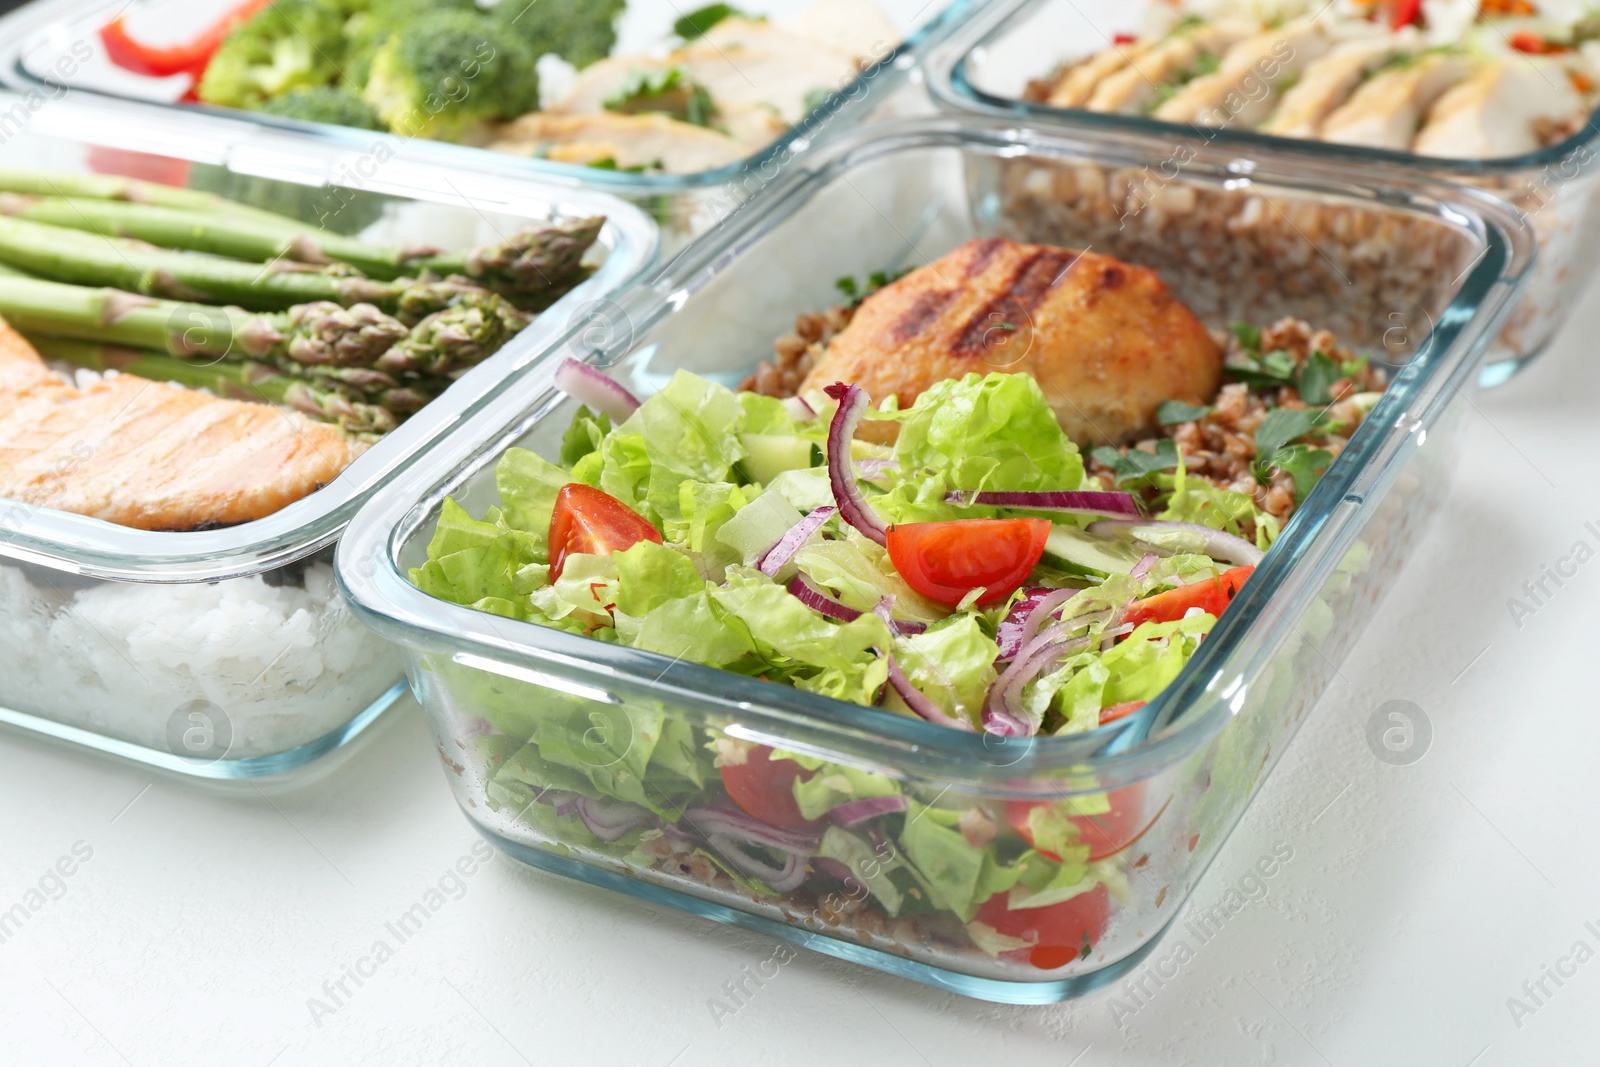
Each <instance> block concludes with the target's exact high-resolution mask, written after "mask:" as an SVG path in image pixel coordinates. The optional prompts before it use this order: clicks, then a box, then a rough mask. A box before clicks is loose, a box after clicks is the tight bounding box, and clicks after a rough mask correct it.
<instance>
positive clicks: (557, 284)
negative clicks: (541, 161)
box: [412, 216, 606, 296]
mask: <svg viewBox="0 0 1600 1067" xmlns="http://www.w3.org/2000/svg"><path fill="white" fill-rule="evenodd" d="M605 221H606V220H605V219H604V218H603V217H600V216H595V217H593V218H587V219H576V220H574V221H572V222H561V223H556V224H554V225H550V226H528V227H525V228H523V229H521V230H518V231H517V232H516V233H514V234H512V235H511V236H510V237H508V238H506V239H504V240H502V241H499V242H496V243H495V244H490V245H485V246H483V247H482V248H476V249H473V250H471V251H469V252H458V253H453V254H445V255H437V256H427V257H423V258H420V259H417V260H415V261H414V262H413V263H412V266H413V267H414V268H420V269H424V270H428V271H431V272H433V273H434V274H439V275H451V274H461V275H465V276H466V277H467V278H469V279H471V280H472V281H475V282H478V283H480V284H482V285H486V286H488V287H489V288H491V289H494V290H495V291H496V292H501V293H506V294H508V295H513V296H531V295H535V294H540V293H554V292H561V291H564V290H566V289H570V288H571V287H572V286H573V285H574V284H576V283H577V282H578V281H580V280H582V276H583V273H584V272H583V254H584V253H585V252H587V251H588V250H589V246H590V245H592V244H594V242H595V240H596V239H597V238H598V237H599V236H600V228H601V227H602V226H604V225H605Z"/></svg>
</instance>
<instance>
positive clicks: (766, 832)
mask: <svg viewBox="0 0 1600 1067" xmlns="http://www.w3.org/2000/svg"><path fill="white" fill-rule="evenodd" d="M683 817H684V819H685V820H686V821H687V822H688V823H689V828H690V829H692V830H696V831H698V832H699V833H701V834H704V835H705V836H706V837H708V838H709V837H717V836H722V837H732V838H737V839H739V840H743V841H748V842H750V843H752V844H756V845H760V846H762V847H763V848H775V849H777V850H778V851H780V852H788V853H790V854H792V855H796V856H812V855H815V854H816V851H817V844H818V840H819V839H818V838H817V837H816V836H815V835H812V834H803V833H800V832H798V831H795V830H785V829H783V828H782V827H778V826H773V825H771V824H770V823H764V822H762V821H761V820H760V819H757V818H756V817H755V816H753V815H747V814H745V813H744V812H742V811H734V810H732V809H731V808H720V807H717V808H714V807H711V806H710V805H705V804H701V805H696V806H695V807H692V808H690V809H689V810H687V811H685V812H684V813H683Z"/></svg>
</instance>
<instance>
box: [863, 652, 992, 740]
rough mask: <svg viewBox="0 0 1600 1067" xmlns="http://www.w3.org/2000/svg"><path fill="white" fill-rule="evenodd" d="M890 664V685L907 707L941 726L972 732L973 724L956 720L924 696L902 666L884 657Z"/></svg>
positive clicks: (891, 658) (890, 658)
mask: <svg viewBox="0 0 1600 1067" xmlns="http://www.w3.org/2000/svg"><path fill="white" fill-rule="evenodd" d="M883 658H884V659H885V660H887V661H888V663H889V684H890V685H891V686H893V687H894V691H895V692H896V693H899V694H900V699H901V700H903V701H905V702H906V707H908V708H910V709H911V710H912V711H914V712H916V714H917V716H918V717H919V718H923V719H926V720H928V721H929V722H932V723H938V724H939V725H940V726H948V727H951V728H952V729H955V730H971V729H972V724H971V723H969V722H965V721H963V720H961V719H958V718H956V717H955V716H953V715H950V714H948V713H946V712H945V710H944V709H943V708H941V707H940V706H939V705H937V704H935V703H934V702H933V701H931V700H929V699H928V698H927V697H925V696H923V695H922V693H921V692H919V691H918V690H917V687H916V686H914V685H912V684H911V679H909V678H907V677H906V672H905V671H903V670H901V669H900V664H898V663H896V662H895V661H894V657H893V656H884V657H883Z"/></svg>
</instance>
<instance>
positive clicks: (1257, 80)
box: [1152, 18, 1331, 127]
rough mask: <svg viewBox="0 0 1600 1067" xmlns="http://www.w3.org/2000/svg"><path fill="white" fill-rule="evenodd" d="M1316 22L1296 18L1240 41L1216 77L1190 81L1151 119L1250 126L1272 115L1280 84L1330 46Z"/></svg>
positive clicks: (1156, 110)
mask: <svg viewBox="0 0 1600 1067" xmlns="http://www.w3.org/2000/svg"><path fill="white" fill-rule="evenodd" d="M1330 44H1331V42H1330V41H1329V38H1328V34H1327V32H1326V31H1325V29H1324V27H1323V25H1322V24H1321V23H1319V22H1317V21H1316V20H1315V19H1311V18H1304V19H1296V20H1295V21H1293V22H1289V23H1286V24H1285V25H1283V26H1280V27H1279V28H1277V29H1275V30H1267V31H1266V32H1264V33H1258V34H1256V35H1255V36H1253V37H1250V38H1247V39H1246V40H1243V41H1240V42H1239V43H1238V44H1236V45H1234V46H1233V47H1232V48H1230V49H1228V51H1227V53H1226V54H1225V55H1223V57H1222V62H1221V64H1220V65H1219V66H1218V68H1217V70H1216V72H1215V73H1212V74H1206V75H1202V76H1201V77H1198V78H1196V79H1194V80H1193V81H1191V82H1189V84H1187V85H1185V86H1184V87H1183V88H1182V89H1179V90H1178V92H1177V93H1176V94H1175V95H1174V96H1173V97H1172V98H1171V99H1170V100H1168V101H1166V103H1164V104H1162V105H1161V106H1160V107H1158V108H1156V109H1155V111H1154V112H1152V115H1153V116H1154V117H1155V118H1158V119H1162V120H1164V121H1166V122H1194V123H1199V124H1201V125H1205V126H1236V127H1250V126H1254V125H1256V124H1257V123H1258V122H1260V121H1261V120H1262V119H1264V118H1266V117H1267V116H1268V115H1270V114H1271V113H1272V109H1273V107H1274V105H1275V104H1276V100H1277V95H1278V94H1277V89H1276V86H1277V85H1278V83H1280V82H1282V81H1285V80H1287V79H1289V78H1291V77H1294V76H1295V75H1297V74H1298V73H1299V72H1300V71H1301V70H1303V69H1304V68H1305V66H1306V64H1308V63H1310V62H1311V61H1313V60H1315V59H1317V58H1319V57H1321V56H1322V55H1323V54H1325V53H1326V52H1327V50H1328V48H1329V47H1330Z"/></svg>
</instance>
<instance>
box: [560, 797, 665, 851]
mask: <svg viewBox="0 0 1600 1067" xmlns="http://www.w3.org/2000/svg"><path fill="white" fill-rule="evenodd" d="M557 810H559V809H557ZM578 818H580V819H582V820H583V825H585V826H587V827H588V828H589V832H590V833H591V834H594V836H596V837H598V838H599V839H600V840H602V841H616V840H619V839H620V838H622V837H623V836H624V835H625V834H627V833H628V831H630V830H637V829H638V828H639V827H641V826H650V825H653V824H654V823H655V822H656V816H655V813H654V812H651V811H650V810H648V809H647V808H641V807H639V806H638V805H637V804H629V803H628V802H627V801H625V800H595V799H594V798H592V797H579V798H578Z"/></svg>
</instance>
